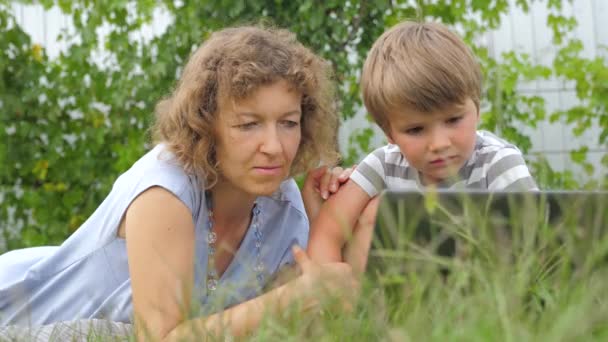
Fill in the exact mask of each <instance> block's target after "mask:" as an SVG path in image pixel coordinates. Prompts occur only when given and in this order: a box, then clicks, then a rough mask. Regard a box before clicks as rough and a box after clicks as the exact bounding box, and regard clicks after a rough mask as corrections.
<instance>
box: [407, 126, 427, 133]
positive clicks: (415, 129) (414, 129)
mask: <svg viewBox="0 0 608 342" xmlns="http://www.w3.org/2000/svg"><path fill="white" fill-rule="evenodd" d="M423 130H424V127H422V126H416V127H411V128H408V129H406V130H405V133H406V134H410V135H416V134H420V133H422V131H423Z"/></svg>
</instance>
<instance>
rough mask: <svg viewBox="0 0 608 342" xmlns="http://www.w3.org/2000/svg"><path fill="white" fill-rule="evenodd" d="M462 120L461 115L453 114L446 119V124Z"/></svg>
mask: <svg viewBox="0 0 608 342" xmlns="http://www.w3.org/2000/svg"><path fill="white" fill-rule="evenodd" d="M460 120H462V116H454V117H451V118H449V119H447V120H446V122H447V123H448V124H455V123H458V122H459V121H460Z"/></svg>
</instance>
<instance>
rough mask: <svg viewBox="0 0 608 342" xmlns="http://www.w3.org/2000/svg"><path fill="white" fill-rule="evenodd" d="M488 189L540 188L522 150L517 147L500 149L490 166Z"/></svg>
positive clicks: (487, 177)
mask: <svg viewBox="0 0 608 342" xmlns="http://www.w3.org/2000/svg"><path fill="white" fill-rule="evenodd" d="M486 179H487V182H488V190H509V191H510V190H520V191H521V190H524V191H526V190H538V186H537V185H536V182H535V181H534V178H533V177H532V175H531V174H530V170H529V169H528V166H527V165H526V162H525V160H524V158H523V156H522V154H521V152H520V151H519V150H518V149H517V148H515V147H505V148H502V149H501V150H499V151H498V152H497V153H496V154H495V155H494V157H493V158H492V161H491V162H490V165H489V167H488V173H487V175H486Z"/></svg>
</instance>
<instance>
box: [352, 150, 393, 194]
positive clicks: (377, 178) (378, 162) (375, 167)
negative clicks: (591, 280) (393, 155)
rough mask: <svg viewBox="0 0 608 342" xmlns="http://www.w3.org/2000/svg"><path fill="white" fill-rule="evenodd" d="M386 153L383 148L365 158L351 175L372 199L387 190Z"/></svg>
mask: <svg viewBox="0 0 608 342" xmlns="http://www.w3.org/2000/svg"><path fill="white" fill-rule="evenodd" d="M385 156H386V151H385V147H381V148H379V149H377V150H375V151H374V152H372V153H370V154H368V155H367V157H365V158H364V159H363V160H362V161H361V163H359V165H357V168H356V169H355V171H353V173H352V174H351V175H350V179H352V180H353V181H354V182H355V183H356V184H357V185H359V186H360V187H361V188H362V189H363V190H364V191H365V192H366V193H367V194H368V195H369V196H370V197H374V196H376V195H377V194H379V193H380V192H381V191H382V190H383V189H385V188H386V181H385V179H386V162H385V159H386V158H385Z"/></svg>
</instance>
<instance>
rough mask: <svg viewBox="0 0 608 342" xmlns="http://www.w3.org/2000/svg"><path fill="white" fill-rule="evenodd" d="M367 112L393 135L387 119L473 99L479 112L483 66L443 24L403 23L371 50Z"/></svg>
mask: <svg viewBox="0 0 608 342" xmlns="http://www.w3.org/2000/svg"><path fill="white" fill-rule="evenodd" d="M361 88H362V93H363V101H364V103H365V107H366V108H367V110H368V111H369V113H370V114H371V115H372V117H373V118H374V120H375V121H376V123H377V124H378V125H379V126H380V127H381V128H382V129H383V130H384V131H385V132H386V133H388V132H389V129H390V123H389V121H388V113H389V112H391V111H397V112H398V111H399V110H400V109H402V108H403V107H406V108H411V109H414V110H417V111H421V112H431V111H434V110H438V109H441V108H442V107H444V106H446V105H450V104H454V103H462V102H464V101H465V100H466V98H467V97H470V98H471V99H472V100H473V102H474V103H475V105H476V106H477V110H479V101H480V95H481V69H480V66H479V64H478V62H477V60H476V58H475V56H474V55H473V53H472V52H471V50H470V49H469V48H468V46H467V45H466V44H465V43H464V42H463V41H462V39H461V38H460V37H459V36H458V35H456V34H455V33H453V32H452V31H450V30H449V29H448V28H447V27H445V26H444V25H442V24H438V23H418V22H403V23H400V24H398V25H396V26H394V27H392V28H391V29H390V30H388V31H386V32H384V33H383V34H382V36H380V38H378V40H376V42H375V43H374V45H373V46H372V48H371V50H370V52H369V54H368V56H367V59H366V61H365V64H364V66H363V71H362V74H361Z"/></svg>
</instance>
